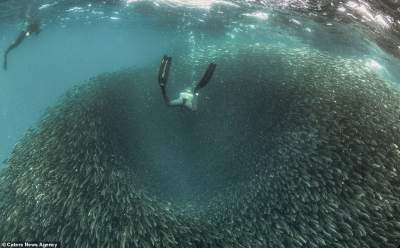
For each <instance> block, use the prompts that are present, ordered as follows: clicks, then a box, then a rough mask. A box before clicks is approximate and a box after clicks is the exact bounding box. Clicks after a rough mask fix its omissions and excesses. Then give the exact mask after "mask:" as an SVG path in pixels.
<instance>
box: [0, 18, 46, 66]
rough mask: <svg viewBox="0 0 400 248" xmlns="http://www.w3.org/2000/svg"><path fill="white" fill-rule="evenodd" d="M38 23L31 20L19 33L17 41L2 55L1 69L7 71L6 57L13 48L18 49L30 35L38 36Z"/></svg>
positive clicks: (37, 20)
mask: <svg viewBox="0 0 400 248" xmlns="http://www.w3.org/2000/svg"><path fill="white" fill-rule="evenodd" d="M40 31H41V30H40V21H39V19H33V20H31V21H30V22H29V23H28V25H27V28H26V30H24V31H21V33H19V35H18V37H17V39H16V40H15V41H14V42H13V43H12V44H11V45H10V46H9V47H8V48H7V50H6V51H5V53H4V63H3V68H4V70H7V57H8V53H9V52H10V51H11V50H13V49H14V48H16V47H18V46H19V45H20V44H21V43H22V42H23V41H24V40H25V38H26V37H28V36H30V35H31V34H36V35H38V34H39V33H40Z"/></svg>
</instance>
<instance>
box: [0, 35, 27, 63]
mask: <svg viewBox="0 0 400 248" xmlns="http://www.w3.org/2000/svg"><path fill="white" fill-rule="evenodd" d="M25 37H26V32H25V31H22V32H21V33H20V34H19V35H18V37H17V39H16V40H15V41H14V43H12V44H11V45H10V46H9V47H8V48H7V50H6V51H5V53H4V63H3V68H4V70H7V58H8V53H9V52H10V51H11V50H13V49H14V48H16V47H18V46H19V45H20V44H21V43H22V41H23V40H24V39H25Z"/></svg>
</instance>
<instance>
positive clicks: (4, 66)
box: [3, 49, 9, 71]
mask: <svg viewBox="0 0 400 248" xmlns="http://www.w3.org/2000/svg"><path fill="white" fill-rule="evenodd" d="M8 52H9V50H8V49H7V51H6V52H5V53H4V62H3V69H4V70H5V71H7V56H8Z"/></svg>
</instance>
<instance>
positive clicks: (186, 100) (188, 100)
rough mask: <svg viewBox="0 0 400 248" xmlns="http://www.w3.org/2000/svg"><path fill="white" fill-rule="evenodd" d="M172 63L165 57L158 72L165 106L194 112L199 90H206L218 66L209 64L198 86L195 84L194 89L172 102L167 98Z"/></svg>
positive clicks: (187, 90)
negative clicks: (182, 107) (178, 107)
mask: <svg viewBox="0 0 400 248" xmlns="http://www.w3.org/2000/svg"><path fill="white" fill-rule="evenodd" d="M171 62H172V58H171V57H168V56H167V55H164V57H163V58H162V60H161V64H160V70H159V72H158V84H159V85H160V88H161V93H162V96H163V98H164V102H165V104H167V106H184V107H186V108H188V109H190V110H192V111H196V110H197V102H198V97H199V90H200V89H201V88H204V87H205V86H206V85H207V84H208V82H210V79H211V77H212V75H213V74H214V71H215V68H216V67H217V65H216V64H214V63H211V64H209V65H208V68H207V71H206V72H205V73H204V75H203V77H202V79H201V80H200V81H199V82H198V83H197V84H193V85H192V87H190V88H188V89H186V90H184V91H183V92H181V93H179V97H178V98H177V99H174V100H170V99H169V97H168V96H167V91H166V85H167V81H168V75H169V69H170V67H171Z"/></svg>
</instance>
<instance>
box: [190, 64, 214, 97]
mask: <svg viewBox="0 0 400 248" xmlns="http://www.w3.org/2000/svg"><path fill="white" fill-rule="evenodd" d="M216 67H217V65H216V64H214V63H211V64H209V65H208V68H207V71H206V72H205V73H204V75H203V78H202V79H201V80H200V82H199V83H198V84H197V85H196V87H195V88H194V92H195V93H196V92H197V91H198V90H200V89H201V88H203V87H205V86H206V85H207V84H208V82H210V79H211V77H212V75H213V74H214V71H215V68H216Z"/></svg>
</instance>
